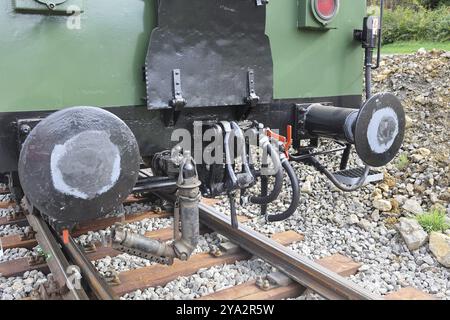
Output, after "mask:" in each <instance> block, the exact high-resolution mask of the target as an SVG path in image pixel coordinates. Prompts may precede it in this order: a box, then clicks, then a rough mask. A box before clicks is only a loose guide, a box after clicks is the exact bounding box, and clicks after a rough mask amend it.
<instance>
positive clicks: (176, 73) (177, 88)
mask: <svg viewBox="0 0 450 320" xmlns="http://www.w3.org/2000/svg"><path fill="white" fill-rule="evenodd" d="M172 79H173V99H172V100H171V101H170V102H169V104H170V106H171V107H173V108H174V109H175V111H180V110H181V109H183V108H184V107H185V106H186V104H187V101H186V99H184V98H183V91H182V90H181V71H180V69H174V70H172Z"/></svg>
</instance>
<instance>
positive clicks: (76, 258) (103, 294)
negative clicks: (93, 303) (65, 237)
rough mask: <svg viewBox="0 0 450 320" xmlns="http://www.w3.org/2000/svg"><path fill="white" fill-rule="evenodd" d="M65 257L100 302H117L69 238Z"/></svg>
mask: <svg viewBox="0 0 450 320" xmlns="http://www.w3.org/2000/svg"><path fill="white" fill-rule="evenodd" d="M65 248H66V249H67V255H68V256H69V258H70V260H71V261H73V262H74V263H75V264H76V265H77V266H78V267H79V268H80V270H81V275H82V276H83V279H84V280H85V281H86V282H87V283H88V285H89V288H90V289H91V290H92V292H93V293H94V294H95V296H96V297H97V298H98V299H100V300H118V297H117V296H116V295H115V294H114V292H113V290H112V289H111V287H110V286H109V285H108V284H107V283H106V282H105V280H104V279H103V278H102V277H101V276H100V275H99V273H98V271H97V270H96V269H95V267H94V266H93V265H92V263H91V262H90V261H89V259H87V257H86V255H85V254H84V253H83V251H81V249H80V247H79V246H78V245H77V244H76V243H75V241H74V240H73V238H72V237H69V243H67V244H66V245H65Z"/></svg>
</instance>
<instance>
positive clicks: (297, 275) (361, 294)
mask: <svg viewBox="0 0 450 320" xmlns="http://www.w3.org/2000/svg"><path fill="white" fill-rule="evenodd" d="M157 195H158V196H159V197H161V198H164V199H166V200H170V201H174V197H173V196H170V195H166V194H162V193H157ZM199 209H200V222H201V223H202V224H204V225H206V226H208V227H209V228H211V229H212V230H214V231H217V232H219V233H221V234H222V235H224V236H225V237H227V238H228V239H229V240H231V241H232V242H234V243H236V244H238V245H239V246H240V247H242V248H243V249H244V250H246V251H248V252H250V253H252V254H254V255H256V256H258V257H259V258H261V259H262V260H264V261H266V262H268V263H270V264H271V265H273V266H275V267H276V268H278V269H279V270H280V271H282V272H283V273H285V274H286V275H287V276H288V277H290V278H291V279H292V280H294V281H295V282H297V283H299V284H300V285H302V286H304V287H307V288H310V289H312V290H313V291H315V292H317V293H318V294H319V295H321V296H323V297H324V298H327V299H330V300H379V299H381V297H379V296H377V295H374V294H372V293H371V292H369V291H367V290H366V289H364V288H362V287H359V286H358V285H356V284H355V283H353V282H351V281H349V280H347V279H345V278H344V277H342V276H340V275H338V274H336V273H334V272H332V271H330V270H328V269H326V268H325V267H323V266H321V265H319V264H318V263H316V262H314V261H312V260H310V259H307V258H305V257H302V256H300V255H298V254H296V253H295V252H293V251H292V250H290V249H289V248H287V247H285V246H283V245H281V244H279V243H277V242H275V241H273V240H272V239H269V238H267V237H265V236H263V235H261V234H260V233H258V232H256V231H254V230H252V229H250V228H248V227H246V226H244V225H242V224H240V225H239V227H238V228H237V229H234V228H232V227H231V225H230V217H228V216H226V215H224V214H222V213H220V212H219V211H217V210H215V209H214V208H212V207H210V206H208V205H205V204H203V203H200V204H199Z"/></svg>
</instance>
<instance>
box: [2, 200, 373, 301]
mask: <svg viewBox="0 0 450 320" xmlns="http://www.w3.org/2000/svg"><path fill="white" fill-rule="evenodd" d="M157 195H158V196H159V197H160V198H161V199H164V200H167V201H173V200H174V199H173V198H172V197H171V196H170V195H167V194H163V193H160V194H158V193H157ZM139 201H145V199H139V198H135V197H129V198H128V199H127V203H133V202H139ZM170 216H171V214H169V213H167V212H159V213H156V212H141V213H138V214H134V215H126V216H125V217H122V218H116V217H112V218H105V219H100V220H97V221H95V222H93V223H86V224H82V225H80V226H79V227H78V228H77V229H76V230H75V231H74V232H73V233H72V234H71V235H70V236H68V237H65V239H63V238H64V237H62V236H60V235H56V234H54V232H53V231H52V230H51V229H50V228H49V226H48V225H47V224H46V222H45V221H44V220H43V219H42V218H41V217H40V216H36V215H32V214H26V215H24V216H17V217H13V218H10V219H7V218H1V220H0V225H2V224H17V223H19V224H21V225H23V226H25V225H29V226H31V227H32V232H29V233H30V234H25V235H15V236H7V237H3V238H0V240H1V241H2V244H3V249H8V248H15V247H21V248H30V249H31V248H33V247H35V246H36V245H38V244H39V246H40V248H41V251H42V252H45V253H46V254H45V256H42V257H40V258H21V259H16V260H11V261H7V262H3V263H0V274H2V276H3V277H12V276H20V275H21V274H23V273H24V272H26V271H30V270H39V271H41V272H43V273H45V274H48V273H51V274H52V277H50V279H49V281H47V282H46V283H45V284H43V285H41V286H40V288H39V291H38V292H34V294H33V295H32V298H34V299H70V300H86V299H100V300H112V299H119V298H120V297H121V296H123V295H125V294H127V293H130V292H134V291H136V290H143V289H146V288H150V287H156V286H164V285H165V284H167V283H168V282H170V281H173V280H175V279H177V278H178V277H180V276H190V275H192V274H195V273H196V272H197V271H198V270H199V269H202V268H210V267H213V266H218V265H223V264H233V263H235V262H237V261H242V260H248V259H250V258H252V257H254V256H256V257H258V258H260V259H262V260H263V261H265V262H267V263H269V264H270V265H272V266H274V267H275V268H276V269H277V270H279V272H276V273H272V274H269V275H267V278H265V279H263V278H260V279H257V280H253V281H249V282H247V283H243V284H240V285H238V286H235V287H231V288H228V289H224V290H221V291H217V292H214V293H212V294H210V295H206V296H203V297H201V298H200V299H202V300H213V299H221V300H235V299H258V300H269V299H270V300H273V299H286V298H295V297H298V296H300V295H302V294H303V293H304V292H305V291H306V290H312V291H313V292H316V293H318V294H319V295H321V296H322V297H324V298H326V299H351V300H373V299H380V298H381V297H378V296H375V295H373V294H371V293H370V292H368V291H367V290H365V289H363V288H361V287H359V286H357V285H355V284H354V283H352V282H350V281H349V280H347V279H345V276H348V275H350V274H352V273H354V272H356V270H357V269H358V268H359V264H357V263H355V262H352V261H351V260H350V259H346V258H345V257H342V256H341V257H337V258H338V260H339V259H340V260H339V263H338V264H336V263H333V262H331V263H330V261H331V260H336V257H331V259H327V258H325V259H322V260H319V261H311V260H309V259H306V258H304V257H302V256H299V255H297V254H296V253H294V252H293V251H291V250H290V249H289V248H288V247H287V246H288V245H290V244H292V243H294V242H296V241H301V240H302V238H303V236H302V235H301V234H298V233H295V232H293V231H288V232H283V233H278V234H274V235H272V237H271V238H268V237H266V236H263V235H261V234H259V233H257V232H255V231H253V230H252V229H250V228H248V227H246V226H245V223H244V222H245V217H240V219H239V220H240V222H241V223H240V224H239V227H238V228H237V229H235V228H232V227H231V225H230V221H229V217H228V216H226V215H224V214H222V213H220V212H218V211H217V210H215V209H214V208H213V207H212V206H211V205H210V204H208V203H205V202H202V203H201V204H200V222H201V225H202V230H201V232H204V233H206V232H210V231H215V232H217V233H220V234H221V235H222V236H224V237H225V238H226V239H229V241H230V242H225V243H222V244H221V245H220V247H219V249H218V250H215V251H214V252H212V253H198V254H195V255H193V256H192V257H191V258H190V259H189V260H188V261H178V260H176V261H175V262H174V264H173V265H171V266H166V265H159V264H152V265H150V266H147V267H142V268H138V269H133V270H129V271H125V272H121V273H119V274H118V275H115V276H113V277H111V278H108V279H105V278H103V277H102V276H101V275H100V274H99V273H98V272H97V270H96V268H95V267H94V266H93V264H92V263H91V261H95V260H99V259H102V258H104V257H106V256H110V257H114V256H117V255H119V254H121V252H119V251H116V250H115V249H113V248H112V247H110V246H108V245H106V246H105V244H104V243H103V244H102V243H94V245H93V246H89V248H82V247H80V246H78V245H77V244H76V242H75V241H74V238H73V237H76V236H79V235H81V234H86V233H87V232H89V231H96V230H101V229H105V228H107V227H109V226H112V225H113V224H115V223H117V222H121V223H131V222H136V221H140V220H143V219H152V218H168V217H170ZM145 236H147V237H150V238H154V239H158V240H162V241H168V240H170V239H171V238H172V236H173V231H172V228H164V229H160V230H155V231H150V232H147V233H146V234H145ZM330 269H331V270H330ZM80 278H81V279H82V280H81V284H82V286H71V285H70V283H73V281H74V279H80Z"/></svg>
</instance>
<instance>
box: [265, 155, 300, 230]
mask: <svg viewBox="0 0 450 320" xmlns="http://www.w3.org/2000/svg"><path fill="white" fill-rule="evenodd" d="M281 165H282V167H283V169H284V170H285V171H286V173H287V175H288V177H289V180H290V182H291V188H292V201H291V204H290V206H289V208H287V209H286V211H284V212H282V213H279V214H272V215H267V216H266V219H267V221H268V222H277V221H283V220H286V219H288V218H289V217H291V216H292V215H293V214H294V213H295V211H296V210H297V208H298V205H299V203H300V186H299V182H298V178H297V175H296V174H295V171H294V168H292V166H291V164H290V163H289V161H288V159H287V158H286V157H284V155H283V157H282V159H281Z"/></svg>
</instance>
